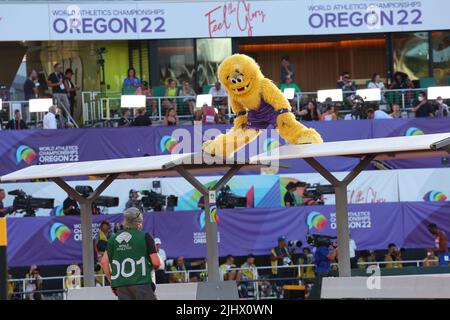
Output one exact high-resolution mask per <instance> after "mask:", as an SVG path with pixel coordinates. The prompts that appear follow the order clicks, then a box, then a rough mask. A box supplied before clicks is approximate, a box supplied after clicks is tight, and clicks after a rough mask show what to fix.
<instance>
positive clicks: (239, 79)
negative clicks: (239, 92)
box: [236, 75, 244, 82]
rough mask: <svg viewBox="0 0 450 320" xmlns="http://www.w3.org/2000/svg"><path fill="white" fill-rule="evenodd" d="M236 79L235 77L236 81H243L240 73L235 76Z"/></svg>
mask: <svg viewBox="0 0 450 320" xmlns="http://www.w3.org/2000/svg"><path fill="white" fill-rule="evenodd" d="M236 79H237V81H238V82H242V81H244V79H242V75H238V76H237V77H236Z"/></svg>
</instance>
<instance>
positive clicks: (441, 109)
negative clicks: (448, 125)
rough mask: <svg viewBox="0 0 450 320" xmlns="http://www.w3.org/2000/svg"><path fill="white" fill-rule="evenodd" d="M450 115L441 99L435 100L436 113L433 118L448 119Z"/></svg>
mask: <svg viewBox="0 0 450 320" xmlns="http://www.w3.org/2000/svg"><path fill="white" fill-rule="evenodd" d="M449 114H450V110H449V108H448V106H447V105H446V104H445V103H444V100H443V99H442V97H437V98H436V111H435V116H436V117H438V118H443V117H448V116H449Z"/></svg>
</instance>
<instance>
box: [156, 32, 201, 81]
mask: <svg viewBox="0 0 450 320" xmlns="http://www.w3.org/2000/svg"><path fill="white" fill-rule="evenodd" d="M158 61H159V72H160V85H166V84H167V81H168V80H169V79H174V80H175V81H176V83H177V85H181V84H182V83H183V82H184V81H188V82H189V83H191V84H193V83H194V82H195V81H194V79H195V63H194V40H193V39H179V40H159V41H158Z"/></svg>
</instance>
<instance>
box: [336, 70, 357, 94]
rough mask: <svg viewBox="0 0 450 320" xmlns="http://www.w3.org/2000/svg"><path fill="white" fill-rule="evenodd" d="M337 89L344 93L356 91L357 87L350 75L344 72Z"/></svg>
mask: <svg viewBox="0 0 450 320" xmlns="http://www.w3.org/2000/svg"><path fill="white" fill-rule="evenodd" d="M336 88H337V89H342V91H344V92H345V91H356V85H355V82H354V81H353V80H351V77H350V73H348V72H346V71H345V72H342V74H341V76H340V77H339V80H338V82H337V84H336Z"/></svg>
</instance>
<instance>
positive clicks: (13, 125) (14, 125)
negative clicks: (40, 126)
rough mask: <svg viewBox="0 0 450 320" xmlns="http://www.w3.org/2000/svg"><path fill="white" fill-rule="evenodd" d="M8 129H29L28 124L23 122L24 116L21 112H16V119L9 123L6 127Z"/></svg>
mask: <svg viewBox="0 0 450 320" xmlns="http://www.w3.org/2000/svg"><path fill="white" fill-rule="evenodd" d="M6 129H10V130H24V129H28V127H27V124H26V123H25V121H23V120H22V115H21V113H20V110H15V111H14V119H12V120H10V121H9V122H8V124H7V125H6Z"/></svg>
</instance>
